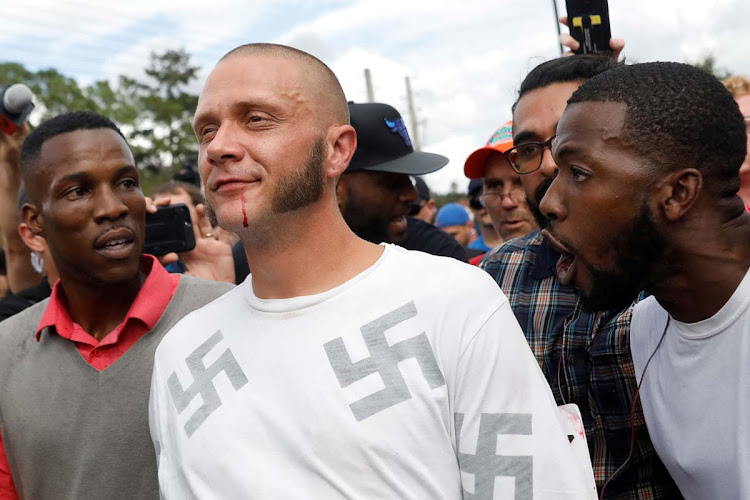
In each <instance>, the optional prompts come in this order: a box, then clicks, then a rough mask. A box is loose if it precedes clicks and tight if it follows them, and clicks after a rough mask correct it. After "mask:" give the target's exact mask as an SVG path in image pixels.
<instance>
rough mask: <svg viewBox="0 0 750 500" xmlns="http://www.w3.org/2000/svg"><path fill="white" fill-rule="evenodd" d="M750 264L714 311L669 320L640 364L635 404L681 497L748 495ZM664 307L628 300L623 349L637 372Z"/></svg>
mask: <svg viewBox="0 0 750 500" xmlns="http://www.w3.org/2000/svg"><path fill="white" fill-rule="evenodd" d="M749 305H750V271H749V272H748V273H747V274H746V275H745V277H744V278H743V280H742V282H741V283H740V286H739V287H738V288H737V290H735V292H734V294H733V295H732V297H731V298H730V299H729V301H728V302H727V303H726V304H724V306H723V307H722V308H721V310H719V312H717V313H716V314H715V315H714V316H712V317H710V318H708V319H705V320H703V321H699V322H697V323H681V322H679V321H677V320H675V319H674V318H672V319H671V320H670V323H669V328H668V330H667V333H666V336H665V337H664V342H663V343H662V345H661V347H660V348H659V350H658V351H657V352H656V354H655V355H654V358H653V359H652V361H651V364H650V365H649V366H648V370H647V371H646V376H645V378H644V380H643V385H642V386H641V392H640V397H641V404H642V405H643V414H644V416H645V417H646V425H647V427H648V431H649V434H650V435H651V441H652V442H653V443H654V449H655V450H656V452H657V453H658V454H659V457H660V458H661V459H662V461H663V462H664V465H665V466H666V467H667V469H668V470H669V473H670V474H671V475H672V478H673V479H674V480H675V483H677V487H678V488H680V491H681V492H682V494H683V495H684V496H685V498H687V499H690V500H692V499H695V500H717V499H732V500H734V499H737V500H740V499H744V500H746V499H748V498H750V307H748V306H749ZM667 317H668V315H667V312H666V311H665V310H664V309H663V308H662V307H661V306H660V305H659V303H658V302H657V301H656V299H655V298H654V297H649V298H647V299H646V300H644V301H642V302H640V303H639V304H638V305H636V307H635V310H634V312H633V322H632V325H631V338H630V350H631V351H632V353H633V364H634V365H635V373H636V375H637V377H638V380H640V378H641V374H642V373H643V368H644V366H645V364H646V362H647V360H648V358H649V356H651V354H652V353H653V352H654V350H655V349H656V346H657V344H658V343H659V338H660V337H661V335H662V332H663V331H664V327H665V326H666V324H667Z"/></svg>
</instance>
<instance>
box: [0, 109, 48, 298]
mask: <svg viewBox="0 0 750 500" xmlns="http://www.w3.org/2000/svg"><path fill="white" fill-rule="evenodd" d="M27 135H29V125H28V123H24V125H23V127H21V128H20V129H18V130H17V131H16V132H15V133H14V134H13V135H7V134H4V133H2V132H0V227H2V238H3V247H4V248H5V258H6V261H7V265H8V285H9V286H10V289H11V291H12V292H18V291H20V290H23V289H24V288H28V287H30V286H34V285H36V284H38V283H39V280H40V278H41V276H40V275H39V274H38V273H37V272H36V271H34V268H33V267H32V266H31V257H30V255H31V251H30V250H29V248H28V247H27V246H26V245H25V244H24V242H23V240H22V239H21V236H20V235H19V234H18V222H19V218H18V207H17V201H18V189H19V188H20V187H21V181H22V178H21V145H22V144H23V141H24V139H26V136H27Z"/></svg>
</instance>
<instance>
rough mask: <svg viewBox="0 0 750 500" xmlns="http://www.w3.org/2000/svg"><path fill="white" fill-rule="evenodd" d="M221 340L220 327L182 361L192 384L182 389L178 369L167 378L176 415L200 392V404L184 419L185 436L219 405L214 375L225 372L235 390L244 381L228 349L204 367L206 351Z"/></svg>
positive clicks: (244, 382) (245, 381)
mask: <svg viewBox="0 0 750 500" xmlns="http://www.w3.org/2000/svg"><path fill="white" fill-rule="evenodd" d="M222 340H224V335H223V334H222V333H221V330H216V333H214V334H213V335H211V337H210V338H209V339H208V340H206V341H205V342H204V343H202V344H201V345H200V346H198V348H197V349H196V350H195V351H193V352H192V353H191V354H190V355H189V356H188V357H187V358H185V363H187V366H188V369H189V370H190V373H191V374H192V375H193V383H192V384H191V385H190V387H188V388H187V389H183V388H182V384H180V380H179V379H178V378H177V372H172V374H171V375H170V376H169V379H168V380H167V385H168V386H169V392H170V393H172V400H173V401H174V405H175V407H177V413H178V414H181V413H182V412H183V411H185V408H187V406H188V404H189V403H190V402H191V401H192V400H193V399H194V398H195V397H196V396H198V395H200V396H201V398H202V399H203V404H202V405H201V407H200V408H198V409H197V410H196V411H195V413H193V414H192V415H191V416H190V418H189V419H188V420H187V422H185V432H186V433H187V435H188V438H189V437H191V436H192V435H193V433H194V432H195V431H196V430H197V429H198V427H200V426H201V424H203V422H205V421H206V419H207V418H208V417H209V415H211V414H212V413H213V412H214V411H216V410H217V409H218V408H219V407H220V406H221V398H220V397H219V393H218V392H217V391H216V387H214V383H213V380H214V378H215V377H216V376H217V375H218V374H219V373H221V372H224V373H225V374H226V376H227V378H228V379H229V382H231V384H232V387H234V390H235V391H238V390H240V389H241V388H242V387H243V386H244V385H245V384H247V377H246V376H245V373H244V372H243V371H242V368H240V365H239V363H237V360H236V359H235V358H234V354H232V351H231V350H229V349H227V350H226V351H224V352H223V353H222V354H221V356H219V359H217V360H216V362H214V364H212V365H211V366H209V367H206V366H205V365H204V364H203V358H204V357H206V354H208V353H209V351H211V349H213V348H214V347H215V346H216V345H217V344H218V343H219V342H221V341H222Z"/></svg>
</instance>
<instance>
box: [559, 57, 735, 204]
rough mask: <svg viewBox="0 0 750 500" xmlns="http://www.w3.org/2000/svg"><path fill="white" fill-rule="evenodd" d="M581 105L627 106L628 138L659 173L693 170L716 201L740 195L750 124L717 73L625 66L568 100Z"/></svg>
mask: <svg viewBox="0 0 750 500" xmlns="http://www.w3.org/2000/svg"><path fill="white" fill-rule="evenodd" d="M581 102H615V103H624V104H625V106H626V111H625V120H624V124H623V137H622V139H623V140H624V141H625V142H626V143H627V144H628V145H629V146H631V147H633V148H634V149H635V150H636V151H637V152H638V153H639V154H641V155H643V156H644V157H645V158H646V159H648V160H649V167H656V168H658V173H661V172H668V171H674V170H677V169H679V168H683V167H686V166H693V167H695V168H697V169H698V170H699V171H700V172H701V174H702V175H703V178H704V186H705V188H706V189H707V190H708V191H709V192H712V193H713V194H714V195H715V196H717V197H720V198H730V197H734V196H735V195H736V194H737V191H738V190H739V187H740V179H739V170H740V166H741V165H742V162H743V160H744V158H745V155H746V154H747V134H746V126H745V121H744V118H743V117H742V113H740V111H739V107H738V106H737V103H736V102H735V100H734V98H733V97H732V94H731V93H730V92H729V91H728V90H727V89H726V88H724V85H722V83H721V82H720V81H719V80H717V79H716V78H715V77H714V76H712V75H711V74H709V73H707V72H705V71H703V70H701V69H698V68H695V67H693V66H691V65H689V64H682V63H674V62H654V63H643V64H635V65H632V66H623V67H620V68H616V69H613V70H611V71H607V72H606V73H603V74H601V75H599V76H597V77H595V78H592V79H590V80H588V81H587V82H586V83H584V84H583V85H582V86H581V87H579V88H578V90H576V92H574V93H573V95H572V96H571V98H570V100H568V104H569V105H570V104H574V103H581ZM655 173H657V172H655Z"/></svg>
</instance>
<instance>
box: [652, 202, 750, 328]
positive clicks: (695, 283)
mask: <svg viewBox="0 0 750 500" xmlns="http://www.w3.org/2000/svg"><path fill="white" fill-rule="evenodd" d="M715 227H716V229H715V230H714V231H712V232H711V234H708V233H707V232H705V231H704V232H703V233H702V234H701V236H700V238H699V240H700V242H701V243H698V242H697V241H696V239H695V237H694V235H695V234H700V232H698V233H696V232H692V234H693V236H689V235H688V234H686V236H685V241H683V243H684V244H683V245H682V248H683V250H674V251H672V252H670V255H669V259H670V261H671V262H670V263H669V264H668V267H669V268H670V269H671V270H673V272H671V273H670V275H669V277H668V278H666V279H664V280H662V281H661V282H660V283H659V284H657V285H656V286H654V287H653V289H652V290H650V291H651V292H652V293H653V295H654V296H655V297H656V299H657V300H658V301H659V304H660V305H661V306H662V307H664V309H666V310H667V312H668V313H669V314H670V316H672V317H673V318H674V319H676V320H678V321H682V322H683V323H695V322H698V321H702V320H704V319H707V318H710V317H712V316H713V315H715V314H716V313H717V312H719V310H720V309H721V308H722V307H723V306H724V305H725V304H726V303H727V301H729V299H730V298H731V297H732V294H734V292H735V291H736V290H737V287H738V286H739V284H740V282H741V281H742V279H743V278H744V277H745V275H746V274H747V272H748V269H749V268H750V215H748V214H743V216H742V217H740V218H738V219H737V220H733V221H730V222H728V223H726V224H724V225H717V226H715ZM690 240H692V241H690ZM697 245H700V246H697ZM696 246H697V248H696ZM665 267H666V266H665Z"/></svg>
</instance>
